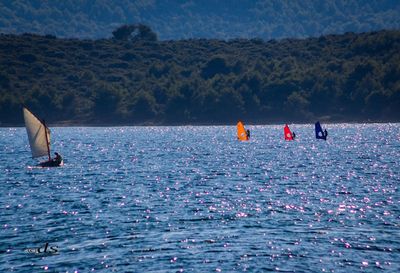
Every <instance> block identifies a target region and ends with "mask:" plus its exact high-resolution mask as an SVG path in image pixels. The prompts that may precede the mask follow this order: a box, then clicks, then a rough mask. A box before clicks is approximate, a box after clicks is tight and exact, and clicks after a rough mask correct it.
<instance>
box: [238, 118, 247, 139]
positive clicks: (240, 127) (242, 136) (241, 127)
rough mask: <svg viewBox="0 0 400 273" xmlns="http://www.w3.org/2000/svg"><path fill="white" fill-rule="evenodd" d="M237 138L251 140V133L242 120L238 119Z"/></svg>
mask: <svg viewBox="0 0 400 273" xmlns="http://www.w3.org/2000/svg"><path fill="white" fill-rule="evenodd" d="M236 127H237V138H238V140H240V141H246V140H249V135H248V133H247V131H248V130H247V131H246V130H245V129H244V125H243V123H242V122H241V121H238V123H237V125H236Z"/></svg>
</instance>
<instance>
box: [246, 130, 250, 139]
mask: <svg viewBox="0 0 400 273" xmlns="http://www.w3.org/2000/svg"><path fill="white" fill-rule="evenodd" d="M246 137H247V140H249V139H250V130H249V129H247V130H246Z"/></svg>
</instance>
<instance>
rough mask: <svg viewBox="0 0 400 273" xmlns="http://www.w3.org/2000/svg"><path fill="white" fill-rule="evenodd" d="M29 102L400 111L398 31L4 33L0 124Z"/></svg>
mask: <svg viewBox="0 0 400 273" xmlns="http://www.w3.org/2000/svg"><path fill="white" fill-rule="evenodd" d="M21 104H25V105H27V106H28V107H29V108H31V109H32V110H33V111H34V112H35V113H37V114H38V115H39V116H41V117H43V118H45V119H46V120H47V121H48V122H50V123H53V124H55V123H56V124H93V125H121V124H124V125H132V124H227V123H234V122H236V121H237V120H238V119H242V120H244V121H245V122H246V123H259V124H263V123H275V122H279V123H283V122H311V121H315V120H316V119H321V120H323V121H400V31H379V32H369V33H362V34H354V33H346V34H343V35H328V36H321V37H318V38H308V39H283V40H270V41H267V42H265V41H263V40H261V39H233V40H227V41H225V40H212V39H189V40H179V41H159V40H158V39H157V35H156V33H154V32H153V31H152V30H151V29H150V28H149V27H148V26H145V25H129V26H122V27H120V28H118V29H116V30H115V31H114V32H113V33H112V38H109V39H99V40H78V39H59V38H56V37H54V36H52V35H46V36H40V35H33V34H24V35H10V34H2V35H0V123H1V125H3V126H6V125H16V124H22V122H23V120H22V112H21Z"/></svg>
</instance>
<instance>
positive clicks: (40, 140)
mask: <svg viewBox="0 0 400 273" xmlns="http://www.w3.org/2000/svg"><path fill="white" fill-rule="evenodd" d="M23 113H24V120H25V127H26V132H27V134H28V139H29V145H30V147H31V152H32V158H37V157H42V156H47V157H48V161H44V162H41V163H39V165H38V166H40V167H58V166H61V165H63V161H62V159H60V160H56V159H51V157H50V129H49V128H48V127H47V126H46V124H45V122H44V120H40V119H39V118H37V117H36V116H35V115H34V114H33V113H32V112H31V111H29V110H28V109H27V108H26V107H23ZM57 155H58V154H57Z"/></svg>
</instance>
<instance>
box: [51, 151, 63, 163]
mask: <svg viewBox="0 0 400 273" xmlns="http://www.w3.org/2000/svg"><path fill="white" fill-rule="evenodd" d="M54 154H55V157H54V158H53V162H54V163H56V164H57V165H60V164H61V163H62V161H63V158H62V156H61V155H60V154H59V153H57V152H55V153H54Z"/></svg>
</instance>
